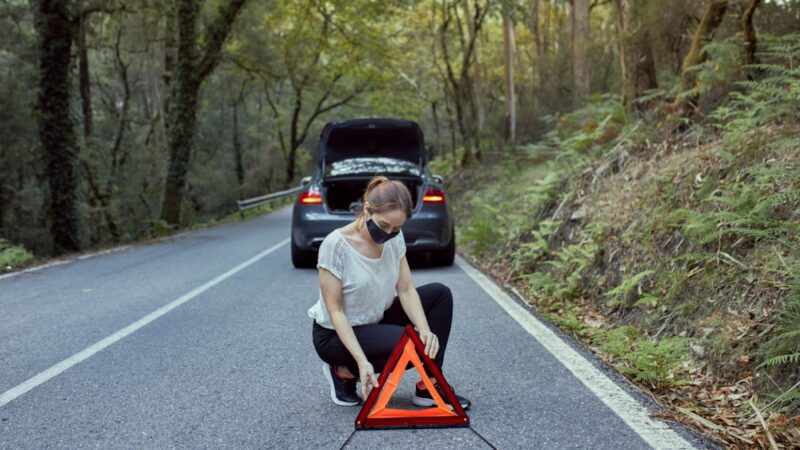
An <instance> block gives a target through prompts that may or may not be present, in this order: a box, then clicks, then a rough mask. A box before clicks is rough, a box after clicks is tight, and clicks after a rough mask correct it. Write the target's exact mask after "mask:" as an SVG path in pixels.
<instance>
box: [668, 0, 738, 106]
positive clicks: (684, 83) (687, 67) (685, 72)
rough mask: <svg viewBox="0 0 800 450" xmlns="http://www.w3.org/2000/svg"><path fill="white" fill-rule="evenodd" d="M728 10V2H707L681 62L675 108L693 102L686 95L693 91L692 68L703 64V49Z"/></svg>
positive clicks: (718, 0) (713, 0)
mask: <svg viewBox="0 0 800 450" xmlns="http://www.w3.org/2000/svg"><path fill="white" fill-rule="evenodd" d="M727 9H728V0H709V3H708V7H707V8H706V12H705V14H704V15H703V19H702V20H701V21H700V24H699V25H698V26H697V31H695V33H694V39H692V46H691V47H690V48H689V52H688V53H687V54H686V57H685V58H684V60H683V65H682V66H681V86H680V94H679V95H678V97H677V98H676V99H675V104H676V106H679V107H681V108H683V107H686V106H689V105H692V104H693V103H694V102H695V100H696V99H695V96H694V95H691V94H689V95H687V91H688V90H689V89H694V84H695V82H696V77H695V74H694V72H693V71H692V67H694V66H696V65H698V64H700V63H702V62H704V61H705V60H706V58H708V54H707V53H706V52H705V51H703V48H704V47H705V46H706V44H708V43H709V42H711V41H712V40H713V39H714V32H715V31H716V30H717V27H719V25H720V24H721V23H722V19H723V18H724V17H725V11H726V10H727Z"/></svg>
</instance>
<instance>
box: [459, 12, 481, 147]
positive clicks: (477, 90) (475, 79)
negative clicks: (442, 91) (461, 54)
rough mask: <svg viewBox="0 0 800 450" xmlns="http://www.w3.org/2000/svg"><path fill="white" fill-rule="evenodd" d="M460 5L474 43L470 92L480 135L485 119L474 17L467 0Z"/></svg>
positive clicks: (471, 57)
mask: <svg viewBox="0 0 800 450" xmlns="http://www.w3.org/2000/svg"><path fill="white" fill-rule="evenodd" d="M462 5H463V8H464V15H465V16H467V25H468V27H469V39H470V40H471V41H474V45H473V46H472V54H471V55H470V59H471V60H472V71H473V73H472V85H471V91H470V94H471V95H472V101H473V103H474V104H475V108H476V115H477V122H478V135H480V133H481V132H482V131H483V124H484V122H485V120H486V111H485V109H484V106H483V87H482V85H481V66H480V63H479V62H478V41H477V36H475V34H476V31H475V18H474V17H472V15H471V14H470V12H469V0H462Z"/></svg>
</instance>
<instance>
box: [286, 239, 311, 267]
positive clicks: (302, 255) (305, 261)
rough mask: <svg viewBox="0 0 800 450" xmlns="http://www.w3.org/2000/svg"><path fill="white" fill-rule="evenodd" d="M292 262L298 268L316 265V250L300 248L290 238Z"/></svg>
mask: <svg viewBox="0 0 800 450" xmlns="http://www.w3.org/2000/svg"><path fill="white" fill-rule="evenodd" d="M292 264H294V266H295V267H296V268H298V269H311V268H314V267H316V265H317V252H315V251H309V250H302V249H300V248H299V247H298V246H297V244H296V243H295V242H294V239H292Z"/></svg>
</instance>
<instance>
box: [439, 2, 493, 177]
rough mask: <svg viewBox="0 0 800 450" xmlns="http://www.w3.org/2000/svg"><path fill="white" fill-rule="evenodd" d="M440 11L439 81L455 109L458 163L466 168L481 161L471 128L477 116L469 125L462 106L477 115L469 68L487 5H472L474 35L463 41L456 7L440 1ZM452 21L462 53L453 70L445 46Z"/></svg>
mask: <svg viewBox="0 0 800 450" xmlns="http://www.w3.org/2000/svg"><path fill="white" fill-rule="evenodd" d="M441 9H442V22H441V24H440V25H439V33H438V34H439V42H440V45H441V48H442V58H441V60H442V62H444V64H445V67H444V69H445V70H444V75H443V76H442V78H444V79H445V80H446V83H447V86H448V94H449V98H450V99H451V100H452V101H453V104H454V106H455V113H456V124H457V125H458V130H459V133H460V134H461V138H462V141H463V145H464V156H463V158H462V160H461V164H462V165H469V164H470V163H471V161H472V159H473V158H474V159H478V160H479V159H480V146H479V139H478V134H477V132H476V127H475V126H474V124H475V123H477V119H476V118H475V117H474V116H475V115H476V114H473V120H472V121H470V120H469V119H468V117H467V114H466V111H465V110H466V105H464V102H465V101H467V102H469V104H470V106H471V107H470V110H471V111H477V110H476V109H475V108H474V103H473V102H472V96H471V95H470V90H471V87H470V86H471V81H470V75H469V72H470V67H471V66H472V64H471V62H472V54H473V49H474V48H475V45H476V41H477V37H478V34H479V33H480V30H481V27H482V26H483V23H484V19H485V18H486V14H487V12H488V5H486V7H481V6H480V4H479V3H478V1H477V0H476V1H475V3H474V5H473V11H474V13H473V15H472V19H471V23H473V24H474V30H475V31H474V33H470V34H469V38H468V39H466V40H465V39H464V32H463V29H462V27H461V19H460V16H459V13H458V6H457V3H455V2H453V3H450V2H448V1H447V0H442V2H441ZM454 19H455V21H456V25H457V27H456V28H457V32H458V36H459V39H460V42H461V44H462V49H463V51H462V52H461V58H460V60H457V61H458V63H459V66H458V69H457V68H456V67H454V65H453V61H451V56H450V48H449V44H448V30H449V29H451V28H452V22H453V20H454ZM473 148H474V154H473Z"/></svg>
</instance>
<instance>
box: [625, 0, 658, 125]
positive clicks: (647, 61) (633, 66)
mask: <svg viewBox="0 0 800 450" xmlns="http://www.w3.org/2000/svg"><path fill="white" fill-rule="evenodd" d="M615 3H616V8H617V33H618V40H619V57H620V69H621V74H622V100H623V103H624V104H625V107H626V108H627V109H628V110H629V111H631V110H635V109H636V108H634V100H636V99H637V98H638V97H640V96H641V95H642V94H644V92H645V91H647V90H649V89H655V88H657V87H658V80H657V78H656V66H655V57H654V56H653V46H652V44H651V42H650V33H649V31H648V26H647V23H646V22H645V20H644V15H645V12H646V7H647V6H648V5H649V4H650V3H649V1H648V0H645V1H633V0H616V1H615ZM642 107H644V105H640V108H642Z"/></svg>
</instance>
